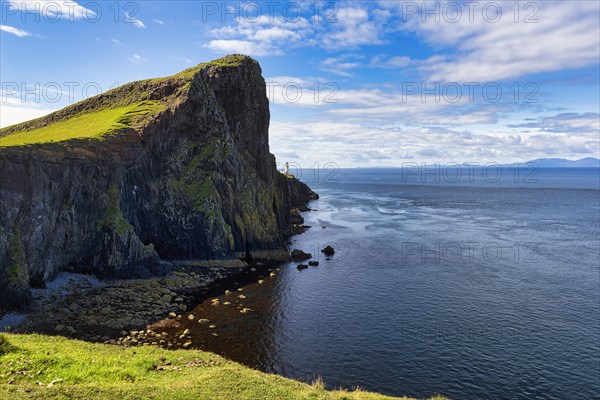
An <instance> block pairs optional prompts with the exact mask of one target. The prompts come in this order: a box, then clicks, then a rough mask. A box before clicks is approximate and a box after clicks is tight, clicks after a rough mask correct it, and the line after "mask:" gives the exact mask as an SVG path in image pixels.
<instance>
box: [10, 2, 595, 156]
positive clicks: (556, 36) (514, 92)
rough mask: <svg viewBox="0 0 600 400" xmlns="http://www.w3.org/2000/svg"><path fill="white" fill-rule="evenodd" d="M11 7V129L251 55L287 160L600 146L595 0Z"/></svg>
mask: <svg viewBox="0 0 600 400" xmlns="http://www.w3.org/2000/svg"><path fill="white" fill-rule="evenodd" d="M0 3H1V13H2V16H1V26H0V81H1V82H2V93H1V94H2V99H1V103H0V107H1V108H0V125H1V126H8V125H11V124H14V123H17V122H21V121H25V120H28V119H31V118H35V117H38V116H41V115H44V114H47V113H49V112H51V111H53V110H56V109H59V108H62V107H64V106H66V105H68V104H71V103H73V102H76V101H79V100H81V99H83V98H85V97H88V96H92V95H94V94H97V93H98V92H102V91H106V90H109V89H111V88H113V87H115V86H117V85H120V84H123V83H126V82H129V81H133V80H138V79H144V78H151V77H157V76H164V75H170V74H173V73H176V72H178V71H180V70H182V69H185V68H188V67H190V66H193V65H195V64H198V63H200V62H203V61H207V60H211V59H214V58H218V57H219V56H222V55H225V54H230V53H243V54H247V55H250V56H252V57H254V58H256V59H257V60H259V61H260V63H261V65H262V68H263V75H264V76H265V79H266V81H267V92H268V96H269V98H270V99H271V131H270V135H271V150H272V152H273V153H274V154H275V155H276V156H277V158H278V160H279V162H285V161H290V162H296V163H298V164H300V165H301V166H306V167H310V166H311V165H313V164H314V163H315V162H318V163H320V164H321V165H323V164H324V163H327V162H335V163H336V164H338V165H339V166H342V167H352V166H392V165H400V164H401V163H402V162H437V161H439V162H478V163H487V162H515V161H524V160H530V159H534V158H540V157H561V158H570V159H578V158H583V157H590V156H591V157H598V156H599V147H600V146H599V145H600V143H599V141H600V139H599V134H600V122H599V121H600V120H599V114H598V113H599V107H600V99H599V97H600V95H599V92H600V82H599V81H600V65H599V64H600V22H599V21H600V5H599V4H600V2H598V1H595V0H591V1H568V2H567V1H557V2H554V1H545V0H544V1H522V2H519V1H514V0H511V1H507V2H502V1H478V2H468V1H417V2H411V1H369V2H351V1H343V2H341V1H338V2H312V1H311V2H309V1H298V2H287V1H266V2H223V1H216V2H211V1H202V2H200V1H177V0H174V1H173V0H170V1H164V2H163V1H148V2H144V1H125V2H115V1H90V2H84V1H79V2H75V1H70V0H68V1H40V0H35V1H27V0H13V1H9V0H1V1H0Z"/></svg>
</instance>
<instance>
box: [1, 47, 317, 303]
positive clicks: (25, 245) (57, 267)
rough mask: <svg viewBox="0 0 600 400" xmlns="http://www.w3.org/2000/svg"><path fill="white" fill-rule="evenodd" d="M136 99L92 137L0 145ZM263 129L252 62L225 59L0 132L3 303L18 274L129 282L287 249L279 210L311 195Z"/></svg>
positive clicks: (37, 279)
mask: <svg viewBox="0 0 600 400" xmlns="http://www.w3.org/2000/svg"><path fill="white" fill-rule="evenodd" d="M139 102H153V104H154V103H156V104H159V105H160V107H158V110H159V111H154V112H152V113H148V115H144V118H138V119H137V120H136V122H135V123H132V124H130V125H129V126H126V127H123V128H121V129H119V130H118V131H116V132H113V133H111V134H110V135H106V136H102V137H101V138H88V139H85V138H81V139H77V138H75V139H70V140H64V141H57V142H41V143H35V144H29V145H17V146H10V147H7V146H4V147H2V141H3V139H8V138H9V137H10V135H14V134H16V133H19V132H21V133H22V132H29V131H32V132H33V130H35V129H39V128H40V127H47V126H51V125H52V124H53V123H57V122H61V121H65V120H69V119H70V118H74V117H75V116H78V115H86V114H90V113H94V112H96V111H97V110H98V109H106V108H108V109H110V108H111V107H116V106H117V105H118V106H127V105H129V104H134V103H139ZM268 128H269V104H268V99H267V97H266V89H265V82H264V80H263V78H262V76H261V69H260V66H259V65H258V63H257V62H256V61H254V60H252V59H251V58H248V57H243V56H229V57H226V58H223V59H219V60H215V61H213V62H210V63H207V64H203V65H202V64H201V65H200V66H198V67H195V68H192V69H190V70H187V71H184V72H183V73H181V74H178V75H175V76H173V77H169V78H161V79H153V80H147V81H140V82H134V83H131V84H128V85H125V86H122V87H120V88H117V89H115V90H112V91H110V92H107V93H105V94H102V95H100V96H96V97H94V98H91V99H88V100H86V101H84V102H81V103H78V104H75V105H73V106H70V107H67V108H65V109H63V110H61V111H58V112H56V113H54V114H51V115H49V116H47V117H44V118H40V119H38V120H34V121H30V122H28V123H24V124H20V125H17V126H14V127H9V128H5V129H3V130H0V288H2V291H1V293H0V306H4V307H5V308H6V307H9V306H15V305H18V304H15V303H21V302H23V301H26V298H27V296H26V293H25V292H24V289H23V287H24V285H23V282H22V281H23V279H22V276H23V270H25V271H26V274H28V276H29V281H30V283H31V284H32V285H34V286H42V285H43V284H44V283H45V282H47V281H49V280H51V279H52V278H53V277H55V276H56V274H57V273H58V272H59V271H61V270H69V271H77V272H84V273H91V274H95V275H97V276H99V277H103V278H108V277H121V278H122V277H125V278H127V277H144V276H149V275H153V274H161V273H167V272H168V271H169V265H170V264H169V261H173V260H192V259H221V258H239V257H255V258H270V259H277V258H284V257H286V252H285V249H284V245H283V236H282V232H284V230H285V229H287V228H288V227H289V225H290V209H291V208H293V207H296V206H298V205H300V204H303V203H305V202H307V201H308V200H309V197H310V193H311V192H310V189H309V188H308V187H307V186H306V185H304V184H303V183H301V182H299V181H297V180H294V179H288V178H286V177H285V176H284V175H282V174H281V173H279V172H277V171H276V168H275V159H274V157H273V156H272V155H271V154H270V152H269V144H268ZM20 255H23V257H20ZM19 257H20V258H19ZM19 274H20V275H19ZM19 277H20V278H19ZM25 286H26V285H25ZM0 308H1V307H0Z"/></svg>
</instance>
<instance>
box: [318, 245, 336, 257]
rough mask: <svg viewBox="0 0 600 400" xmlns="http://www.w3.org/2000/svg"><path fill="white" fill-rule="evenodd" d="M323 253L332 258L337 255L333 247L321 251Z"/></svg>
mask: <svg viewBox="0 0 600 400" xmlns="http://www.w3.org/2000/svg"><path fill="white" fill-rule="evenodd" d="M321 252H323V253H324V254H325V255H326V256H332V255H334V254H335V250H334V249H333V247H331V246H327V247H325V248H324V249H323V250H321Z"/></svg>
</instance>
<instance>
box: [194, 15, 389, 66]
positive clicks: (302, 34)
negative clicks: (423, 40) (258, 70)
mask: <svg viewBox="0 0 600 400" xmlns="http://www.w3.org/2000/svg"><path fill="white" fill-rule="evenodd" d="M390 15H391V13H390V12H389V11H387V10H373V11H369V10H368V9H367V8H358V7H348V8H341V9H339V10H337V12H336V13H335V19H336V21H325V20H324V19H323V18H303V17H301V18H298V19H297V20H294V21H290V20H286V19H284V18H283V17H273V16H269V15H261V16H257V17H256V18H255V19H252V20H250V19H248V18H238V19H237V20H236V21H235V23H232V24H230V25H226V26H223V27H219V28H215V29H212V30H211V31H210V34H211V36H212V37H213V38H214V40H213V41H211V42H215V43H212V44H210V45H209V46H206V47H208V48H211V49H214V50H215V51H222V47H225V46H227V48H228V47H229V46H233V45H236V48H239V46H243V47H244V48H251V49H254V50H256V49H261V50H265V49H269V50H270V51H269V52H266V51H262V52H261V54H262V55H268V54H275V55H282V54H285V49H287V48H290V47H294V46H298V47H300V46H302V47H306V46H315V47H322V48H325V49H327V50H340V49H356V48H358V47H360V46H363V45H374V44H381V43H384V41H383V39H382V36H383V30H384V26H385V24H386V23H387V22H388V19H389V16H390ZM224 40H229V41H231V43H229V44H227V43H225V42H223V41H224Z"/></svg>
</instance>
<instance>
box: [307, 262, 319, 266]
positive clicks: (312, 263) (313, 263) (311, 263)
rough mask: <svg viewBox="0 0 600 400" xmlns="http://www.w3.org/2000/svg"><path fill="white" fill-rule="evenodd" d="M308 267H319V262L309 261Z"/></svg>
mask: <svg viewBox="0 0 600 400" xmlns="http://www.w3.org/2000/svg"><path fill="white" fill-rule="evenodd" d="M308 265H310V266H311V267H317V266H319V262H318V261H309V262H308Z"/></svg>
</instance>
